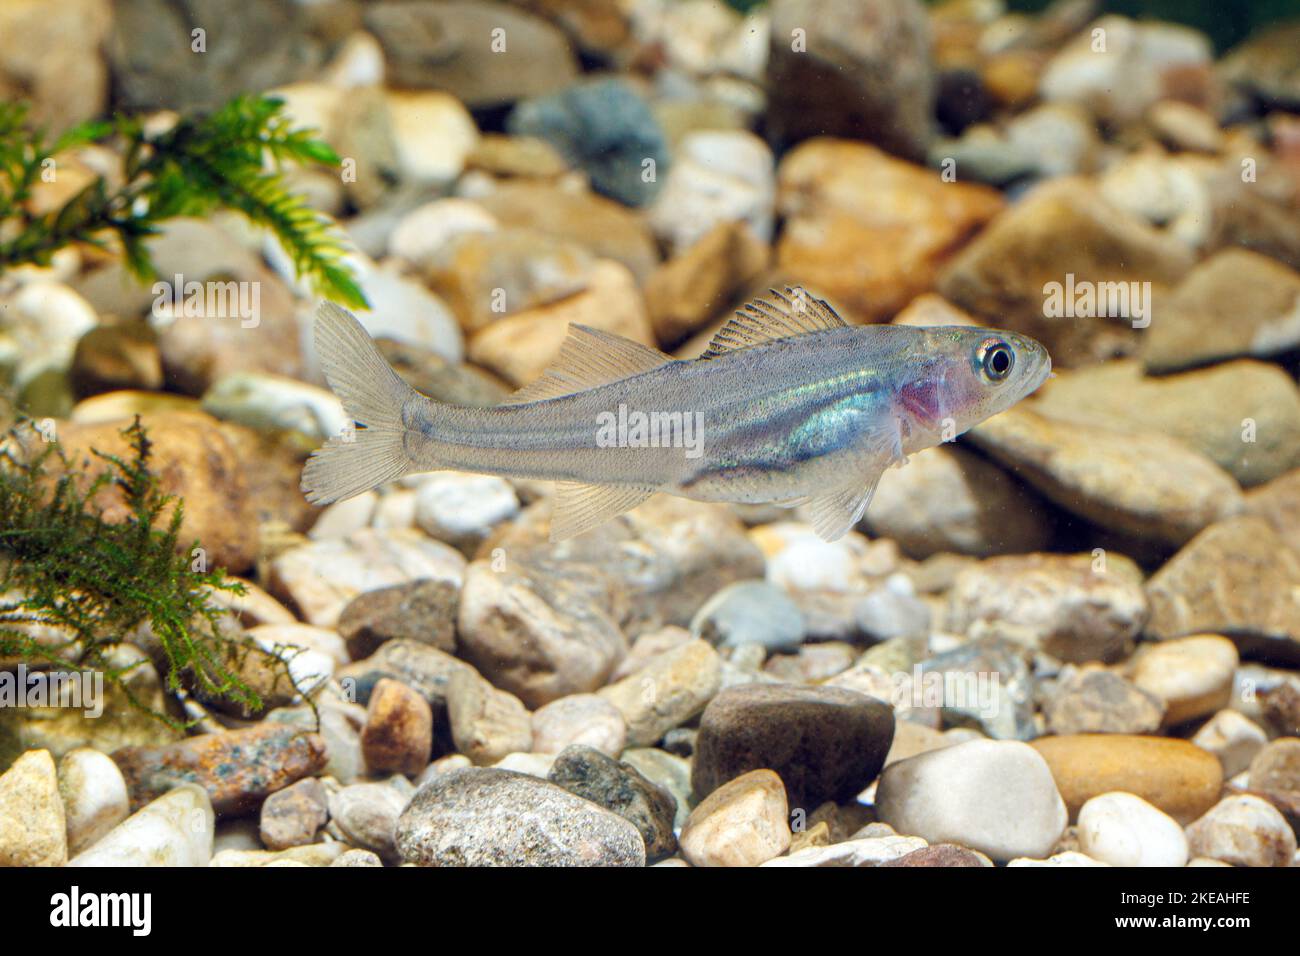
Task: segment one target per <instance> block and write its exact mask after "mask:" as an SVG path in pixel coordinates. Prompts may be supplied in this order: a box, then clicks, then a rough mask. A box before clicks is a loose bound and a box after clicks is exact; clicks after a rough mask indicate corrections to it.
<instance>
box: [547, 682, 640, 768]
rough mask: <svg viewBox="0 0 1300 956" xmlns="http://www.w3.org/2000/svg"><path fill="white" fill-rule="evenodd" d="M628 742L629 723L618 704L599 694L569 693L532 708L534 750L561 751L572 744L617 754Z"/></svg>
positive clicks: (614, 755) (552, 752) (555, 752)
mask: <svg viewBox="0 0 1300 956" xmlns="http://www.w3.org/2000/svg"><path fill="white" fill-rule="evenodd" d="M626 743H627V724H626V723H625V722H624V720H623V715H622V714H621V713H619V711H618V708H617V707H615V706H614V705H613V704H611V703H610V702H609V701H608V700H606V699H605V698H603V697H600V696H598V695H596V694H570V695H569V696H568V697H561V698H559V699H558V700H553V701H551V702H550V703H549V704H546V705H544V706H542V707H539V708H537V710H535V711H534V712H533V746H532V750H533V752H535V753H548V754H558V753H560V752H561V751H563V750H564V749H565V748H567V747H570V746H573V745H581V746H583V747H591V748H594V749H596V750H598V751H600V752H601V753H603V754H605V755H606V756H608V757H617V756H618V755H619V754H620V753H622V752H623V747H624V745H625V744H626Z"/></svg>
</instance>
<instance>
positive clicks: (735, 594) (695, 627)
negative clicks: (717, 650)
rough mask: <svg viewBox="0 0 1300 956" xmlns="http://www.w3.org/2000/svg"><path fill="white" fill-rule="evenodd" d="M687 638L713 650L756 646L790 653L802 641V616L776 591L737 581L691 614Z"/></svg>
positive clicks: (770, 586)
mask: <svg viewBox="0 0 1300 956" xmlns="http://www.w3.org/2000/svg"><path fill="white" fill-rule="evenodd" d="M691 636H692V637H695V638H700V639H702V640H705V641H708V642H709V643H710V644H712V645H713V646H714V647H736V646H738V645H740V644H758V645H759V646H761V647H763V648H765V649H767V650H768V651H792V650H796V649H797V648H798V647H799V644H800V642H801V641H802V640H803V636H804V625H803V615H802V614H801V613H799V608H798V607H797V606H796V605H795V603H794V602H793V601H791V600H790V598H789V597H787V596H786V594H785V592H783V591H781V590H780V589H778V588H775V587H773V586H772V585H770V584H767V583H765V582H763V581H737V582H736V583H735V584H729V585H727V586H726V587H725V588H723V589H722V590H721V591H719V592H718V593H717V594H715V595H713V597H711V598H709V600H708V601H706V602H705V604H704V606H703V607H701V608H700V609H699V610H698V611H696V612H695V618H694V619H693V620H692V621H691Z"/></svg>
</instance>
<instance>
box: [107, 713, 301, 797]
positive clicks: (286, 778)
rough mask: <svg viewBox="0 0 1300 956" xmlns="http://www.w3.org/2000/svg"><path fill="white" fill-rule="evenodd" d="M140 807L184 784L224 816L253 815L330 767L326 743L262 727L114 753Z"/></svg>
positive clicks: (297, 732) (287, 728)
mask: <svg viewBox="0 0 1300 956" xmlns="http://www.w3.org/2000/svg"><path fill="white" fill-rule="evenodd" d="M113 760H114V762H116V763H117V766H118V768H119V769H120V770H121V771H122V776H123V777H124V778H125V779H126V783H127V787H128V789H129V790H130V792H131V805H132V806H133V807H139V806H142V805H144V804H146V803H148V802H149V801H150V800H153V799H155V798H157V797H159V796H161V795H162V794H164V793H166V792H167V791H168V790H170V789H172V787H175V786H176V785H177V784H180V783H197V784H199V785H200V786H201V787H203V788H204V789H205V790H206V791H207V792H208V795H209V796H210V797H211V798H212V808H213V810H214V811H215V812H216V813H217V814H218V815H219V816H220V815H227V816H239V815H241V814H245V813H249V812H251V811H253V810H255V809H257V807H258V806H260V804H261V802H262V800H263V799H264V798H265V797H266V796H267V795H268V794H271V793H274V792H275V791H276V790H279V789H281V788H282V787H287V786H288V785H289V784H291V783H293V782H294V781H295V780H298V779H300V778H302V777H308V776H311V775H313V774H316V773H319V772H320V771H321V770H322V769H323V768H324V766H325V760H326V754H325V741H324V740H323V739H322V738H321V737H320V736H319V735H318V734H314V733H308V732H304V731H302V730H299V729H297V728H296V727H290V726H287V725H285V724H263V725H261V726H258V727H251V728H249V729H247V730H227V731H223V732H222V733H217V734H203V735H201V736H198V737H190V738H188V739H186V740H183V741H181V742H179V743H175V744H166V745H164V746H161V747H123V748H122V749H121V750H118V751H116V752H115V753H114V754H113Z"/></svg>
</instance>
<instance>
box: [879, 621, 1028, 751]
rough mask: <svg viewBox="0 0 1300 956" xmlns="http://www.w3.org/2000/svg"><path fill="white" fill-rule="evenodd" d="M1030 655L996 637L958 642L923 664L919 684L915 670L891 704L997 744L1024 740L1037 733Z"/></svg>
mask: <svg viewBox="0 0 1300 956" xmlns="http://www.w3.org/2000/svg"><path fill="white" fill-rule="evenodd" d="M1029 656H1030V652H1029V651H1028V649H1026V648H1025V646H1024V645H1023V644H1019V643H1016V642H1014V641H1008V640H1004V639H1002V638H999V637H986V638H982V639H980V640H975V641H969V642H966V643H964V644H959V645H957V646H956V647H954V648H953V649H952V650H949V651H943V652H941V653H938V654H934V655H933V656H931V657H929V658H927V659H926V660H924V661H922V662H921V663H920V665H919V672H920V678H919V680H918V679H917V677H916V676H915V675H916V673H917V668H914V669H913V676H912V677H911V678H910V679H909V681H908V683H906V684H904V685H903V687H902V689H903V690H905V691H907V692H906V693H899V692H898V691H895V694H896V696H895V697H894V700H895V701H900V702H902V703H905V704H907V705H909V706H910V708H911V709H912V710H913V711H919V712H920V713H921V714H924V713H925V712H926V711H929V712H931V713H933V712H934V710H936V709H937V710H938V712H939V714H940V715H941V717H942V719H943V721H944V722H945V723H946V724H948V725H950V726H953V727H963V728H971V729H977V730H978V731H982V732H983V733H984V734H986V735H988V736H990V737H993V738H995V739H998V740H1028V739H1030V738H1032V737H1034V736H1036V735H1037V727H1036V725H1035V722H1034V694H1035V685H1034V675H1033V673H1032V671H1031V670H1030V667H1029ZM895 686H896V687H897V686H898V682H897V680H895ZM915 719H918V720H920V719H922V717H921V716H920V714H918V715H916V716H915Z"/></svg>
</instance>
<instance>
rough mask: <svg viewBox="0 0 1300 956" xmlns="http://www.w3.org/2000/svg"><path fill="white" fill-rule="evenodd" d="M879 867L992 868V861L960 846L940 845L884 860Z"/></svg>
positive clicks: (981, 854)
mask: <svg viewBox="0 0 1300 956" xmlns="http://www.w3.org/2000/svg"><path fill="white" fill-rule="evenodd" d="M880 865H881V866H909V867H911V866H943V867H949V866H960V867H969V866H992V865H993V861H992V860H990V859H989V858H988V857H987V856H985V855H984V854H983V853H976V852H975V851H974V850H968V849H966V848H965V847H962V846H954V845H953V844H951V843H940V844H937V845H936V846H927V847H922V848H921V849H919V850H913V851H912V852H911V853H905V854H904V855H903V856H900V857H896V858H895V859H892V860H886V861H885V862H884V863H881V864H880Z"/></svg>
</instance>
